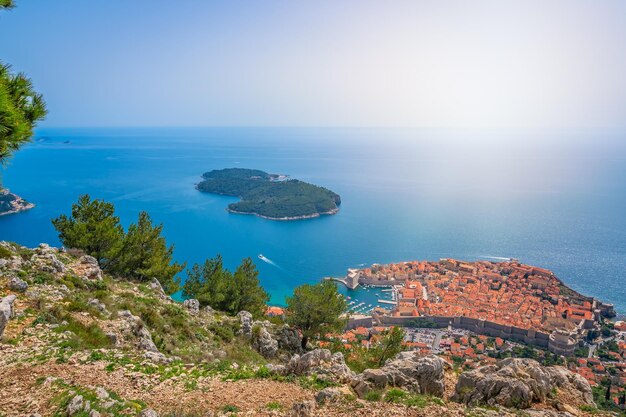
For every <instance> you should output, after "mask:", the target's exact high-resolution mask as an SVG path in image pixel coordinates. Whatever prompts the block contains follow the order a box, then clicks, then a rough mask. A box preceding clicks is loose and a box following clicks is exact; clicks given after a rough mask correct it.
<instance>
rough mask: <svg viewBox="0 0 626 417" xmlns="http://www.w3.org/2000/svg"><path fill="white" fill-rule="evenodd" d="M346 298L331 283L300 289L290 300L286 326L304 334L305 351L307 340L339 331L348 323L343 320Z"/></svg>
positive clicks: (298, 288) (324, 282) (288, 298)
mask: <svg viewBox="0 0 626 417" xmlns="http://www.w3.org/2000/svg"><path fill="white" fill-rule="evenodd" d="M346 308H347V303H346V300H345V298H344V297H343V296H342V295H341V294H339V292H338V291H337V285H335V283H334V282H332V281H322V282H320V283H319V284H316V285H309V284H305V285H301V286H299V287H297V288H296V289H295V290H294V292H293V296H292V297H287V310H286V311H285V313H286V318H287V323H289V324H291V325H292V326H294V327H296V328H298V329H300V331H301V332H302V342H301V345H302V348H303V349H306V345H307V342H308V339H309V338H310V337H312V336H315V335H316V334H319V333H322V332H327V331H335V330H340V329H341V328H342V327H343V325H344V324H345V321H344V320H342V319H340V316H341V314H342V313H343V312H344V311H345V310H346Z"/></svg>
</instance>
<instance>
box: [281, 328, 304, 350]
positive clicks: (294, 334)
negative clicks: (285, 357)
mask: <svg viewBox="0 0 626 417" xmlns="http://www.w3.org/2000/svg"><path fill="white" fill-rule="evenodd" d="M276 340H277V341H278V347H279V348H281V349H283V350H287V351H290V352H299V351H301V350H302V349H301V346H300V345H301V338H300V334H299V333H298V330H296V329H294V328H293V327H289V326H287V325H285V326H283V327H282V328H280V329H278V330H277V331H276Z"/></svg>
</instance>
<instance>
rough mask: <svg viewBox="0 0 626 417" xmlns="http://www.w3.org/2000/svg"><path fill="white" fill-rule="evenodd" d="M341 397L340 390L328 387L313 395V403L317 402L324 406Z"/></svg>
mask: <svg viewBox="0 0 626 417" xmlns="http://www.w3.org/2000/svg"><path fill="white" fill-rule="evenodd" d="M343 397H344V395H343V391H341V389H339V388H333V387H329V388H324V389H323V390H321V391H320V392H318V393H317V394H316V395H315V401H317V403H318V404H325V403H329V402H335V401H337V400H339V399H341V398H343Z"/></svg>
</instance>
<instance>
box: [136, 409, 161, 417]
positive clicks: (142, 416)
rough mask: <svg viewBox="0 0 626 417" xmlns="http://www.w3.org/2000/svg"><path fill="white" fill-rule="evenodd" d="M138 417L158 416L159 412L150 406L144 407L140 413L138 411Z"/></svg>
mask: <svg viewBox="0 0 626 417" xmlns="http://www.w3.org/2000/svg"><path fill="white" fill-rule="evenodd" d="M139 416H140V417H159V413H157V412H156V411H154V410H153V409H152V408H146V409H145V410H143V411H142V412H141V413H139Z"/></svg>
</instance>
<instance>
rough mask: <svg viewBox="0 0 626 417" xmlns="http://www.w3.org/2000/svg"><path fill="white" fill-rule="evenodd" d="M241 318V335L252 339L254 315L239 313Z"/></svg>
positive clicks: (245, 312)
mask: <svg viewBox="0 0 626 417" xmlns="http://www.w3.org/2000/svg"><path fill="white" fill-rule="evenodd" d="M237 317H238V318H239V325H240V327H239V332H238V333H239V334H240V335H242V336H245V337H252V314H251V313H250V312H248V311H240V312H239V313H237Z"/></svg>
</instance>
